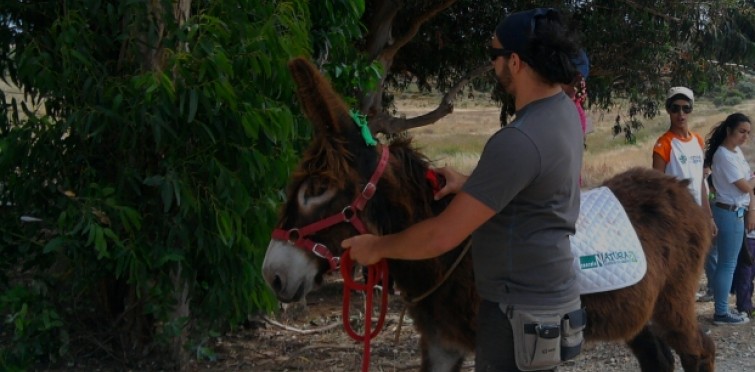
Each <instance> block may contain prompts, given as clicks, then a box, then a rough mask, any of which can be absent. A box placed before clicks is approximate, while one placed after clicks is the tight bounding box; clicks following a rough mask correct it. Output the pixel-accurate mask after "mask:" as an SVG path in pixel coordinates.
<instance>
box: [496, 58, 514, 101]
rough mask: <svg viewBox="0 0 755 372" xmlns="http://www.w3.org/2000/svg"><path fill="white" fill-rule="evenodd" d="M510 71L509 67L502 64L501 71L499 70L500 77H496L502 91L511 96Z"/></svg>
mask: <svg viewBox="0 0 755 372" xmlns="http://www.w3.org/2000/svg"><path fill="white" fill-rule="evenodd" d="M511 80H512V79H511V70H509V65H508V64H507V63H504V64H503V69H502V70H501V75H500V76H498V82H499V83H500V84H501V87H503V90H504V91H506V93H508V94H511V95H513V94H514V92H513V87H512V86H511Z"/></svg>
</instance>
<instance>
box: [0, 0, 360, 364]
mask: <svg viewBox="0 0 755 372" xmlns="http://www.w3.org/2000/svg"><path fill="white" fill-rule="evenodd" d="M317 4H318V7H314V8H310V5H311V4H310V2H309V1H306V0H290V1H284V0H236V1H230V0H224V1H216V0H205V1H201V0H194V1H191V0H155V1H118V0H111V1H105V0H73V1H65V2H60V1H51V2H36V1H25V0H18V1H5V2H3V6H2V8H0V76H1V77H2V79H3V81H4V83H5V84H6V85H5V86H6V87H12V88H10V89H8V88H5V89H3V93H0V272H1V273H2V274H0V315H2V318H3V319H4V323H5V324H4V325H3V326H2V328H3V332H2V333H0V334H2V336H0V337H2V338H3V339H0V346H2V350H0V369H3V370H7V369H14V368H21V369H25V368H26V367H28V366H29V365H31V364H32V363H53V364H54V363H62V362H66V363H75V361H76V359H77V358H80V357H81V355H84V354H86V355H91V354H94V355H99V356H108V357H110V358H114V359H116V360H118V361H121V362H123V363H124V364H125V365H127V366H128V365H130V363H134V362H136V361H138V360H139V358H138V356H142V355H144V353H145V352H146V351H147V350H165V348H169V350H171V351H172V355H173V358H166V360H172V361H174V362H175V363H178V366H179V367H180V366H184V365H185V363H186V361H187V360H188V359H189V357H190V356H192V355H193V356H200V357H201V356H203V355H205V356H206V355H207V353H209V351H208V350H209V349H208V348H207V347H205V343H206V340H207V338H208V337H210V336H211V335H212V334H214V333H218V332H221V331H224V330H226V329H228V327H229V326H237V325H239V324H242V323H243V322H245V321H246V320H247V317H248V316H249V314H253V313H255V312H259V311H269V310H271V309H272V308H273V306H274V305H275V302H274V298H273V297H272V296H271V295H270V293H269V292H268V291H266V290H265V288H266V287H265V285H264V282H263V280H262V278H261V274H260V272H259V270H260V266H261V263H262V257H263V255H264V249H265V247H266V245H267V242H268V239H269V232H270V229H271V227H272V226H273V225H274V224H275V223H276V221H275V211H276V208H277V205H278V203H279V201H280V200H281V194H282V190H281V188H282V187H283V185H284V184H285V182H286V179H287V178H288V173H289V171H290V169H291V166H292V165H293V163H294V162H295V161H296V160H297V156H298V151H299V149H300V147H301V145H302V144H303V143H304V142H305V141H306V138H307V136H308V135H309V133H308V131H307V129H306V128H308V126H303V125H300V122H301V120H302V118H301V117H300V114H299V112H298V110H297V109H296V108H295V106H296V104H295V101H296V99H295V96H294V92H293V83H292V82H291V79H290V77H289V74H288V71H287V68H286V62H287V61H288V59H289V58H291V57H292V56H298V55H309V54H310V52H311V50H312V48H313V47H314V46H313V45H329V48H330V49H331V50H332V51H333V53H332V55H333V56H342V57H339V58H343V59H346V58H347V56H348V53H349V52H348V51H344V50H348V49H351V44H352V43H353V42H354V39H355V38H358V37H360V35H361V31H360V28H359V23H358V21H359V16H360V15H361V14H362V12H363V7H362V6H361V5H360V3H359V2H353V1H339V0H334V1H330V0H323V1H318V2H317ZM313 19H316V21H317V22H316V24H314V23H313V22H312V20H313ZM357 86H358V84H357ZM15 90H19V91H20V92H22V95H14V94H10V93H11V91H15ZM5 319H10V320H11V321H9V322H6V321H5ZM6 336H7V338H8V339H5V337H6ZM156 346H157V348H155V347H156ZM132 353H133V354H132ZM134 355H136V356H137V357H136V358H134V357H133V356H134ZM166 355H170V354H166ZM131 366H132V368H133V366H134V365H133V364H131ZM136 368H137V369H138V368H139V367H138V365H136Z"/></svg>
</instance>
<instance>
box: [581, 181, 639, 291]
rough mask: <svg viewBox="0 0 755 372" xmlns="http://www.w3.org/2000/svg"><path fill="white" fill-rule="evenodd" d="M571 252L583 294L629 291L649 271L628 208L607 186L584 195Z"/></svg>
mask: <svg viewBox="0 0 755 372" xmlns="http://www.w3.org/2000/svg"><path fill="white" fill-rule="evenodd" d="M571 249H572V254H573V255H574V270H575V271H576V272H577V281H578V286H579V290H580V293H581V294H587V293H595V292H605V291H611V290H614V289H619V288H624V287H628V286H630V285H632V284H635V283H637V282H639V281H640V280H641V279H642V277H643V276H645V271H646V270H647V261H645V253H644V252H643V251H642V246H641V245H640V240H639V239H638V238H637V233H636V232H635V231H634V227H632V223H631V222H630V221H629V217H628V216H627V214H626V212H625V211H624V207H623V206H622V205H621V203H619V200H618V199H616V196H614V195H613V192H611V190H610V189H608V188H607V187H605V186H604V187H599V188H596V189H593V190H590V191H586V192H583V193H582V195H581V207H580V211H579V217H578V218H577V232H576V234H575V235H573V236H572V237H571Z"/></svg>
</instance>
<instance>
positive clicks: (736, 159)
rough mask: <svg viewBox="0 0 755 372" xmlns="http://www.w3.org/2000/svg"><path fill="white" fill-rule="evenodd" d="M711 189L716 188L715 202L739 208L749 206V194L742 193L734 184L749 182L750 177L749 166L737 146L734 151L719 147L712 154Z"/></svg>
mask: <svg viewBox="0 0 755 372" xmlns="http://www.w3.org/2000/svg"><path fill="white" fill-rule="evenodd" d="M711 168H712V169H713V173H712V174H711V177H713V187H715V188H716V201H717V202H720V203H726V204H730V205H736V206H739V207H745V208H746V207H747V206H749V205H750V194H749V193H746V192H742V191H741V190H740V189H739V188H737V186H735V185H734V182H736V181H738V180H745V181H749V180H750V177H752V171H751V170H750V164H748V163H747V160H746V159H745V156H744V154H742V150H741V149H740V148H739V147H738V146H737V147H736V148H735V149H734V151H731V150H729V149H727V148H726V147H723V146H720V147H719V148H718V149H717V150H716V153H715V154H713V164H712V167H711Z"/></svg>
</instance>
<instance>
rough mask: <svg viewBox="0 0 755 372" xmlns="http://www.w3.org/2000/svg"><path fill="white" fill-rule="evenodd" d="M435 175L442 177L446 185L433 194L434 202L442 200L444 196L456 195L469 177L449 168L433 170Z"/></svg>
mask: <svg viewBox="0 0 755 372" xmlns="http://www.w3.org/2000/svg"><path fill="white" fill-rule="evenodd" d="M433 170H434V171H435V172H436V173H438V174H440V175H442V176H443V177H445V179H446V184H445V185H444V186H443V187H442V188H441V189H440V190H439V191H438V192H437V193H435V200H440V199H443V197H445V196H446V195H449V194H457V193H459V191H461V188H462V187H463V186H464V183H465V182H467V178H469V176H465V175H463V174H461V173H459V172H458V171H456V170H455V169H453V168H451V167H447V166H444V167H440V168H435V169H433Z"/></svg>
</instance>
